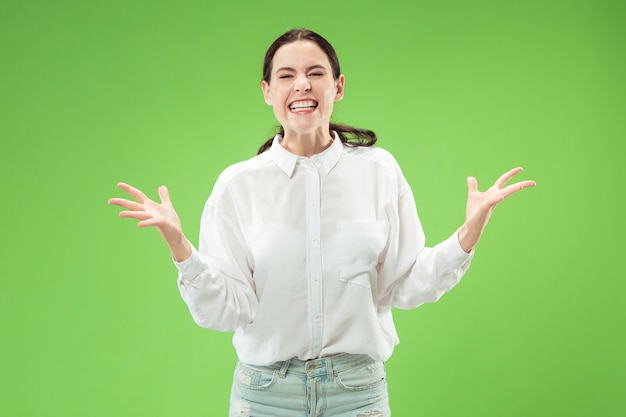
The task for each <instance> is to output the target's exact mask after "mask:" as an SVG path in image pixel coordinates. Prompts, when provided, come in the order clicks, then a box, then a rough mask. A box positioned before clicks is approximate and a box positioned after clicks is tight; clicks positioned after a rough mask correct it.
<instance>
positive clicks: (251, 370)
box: [229, 354, 391, 417]
mask: <svg viewBox="0 0 626 417" xmlns="http://www.w3.org/2000/svg"><path fill="white" fill-rule="evenodd" d="M390 415H391V412H390V411H389V397H388V393H387V380H386V379H385V366H384V364H383V363H382V362H378V361H375V360H373V359H372V358H370V357H369V356H367V355H349V354H341V355H336V356H332V357H329V358H322V359H313V360H309V361H301V360H298V359H291V360H288V361H284V362H277V363H275V364H273V365H270V366H252V365H246V364H243V363H241V362H239V363H238V364H237V368H236V370H235V377H234V381H233V388H232V391H231V396H230V413H229V416H230V417H242V416H245V417H283V416H284V417H314V416H315V417H331V416H332V417H389V416H390Z"/></svg>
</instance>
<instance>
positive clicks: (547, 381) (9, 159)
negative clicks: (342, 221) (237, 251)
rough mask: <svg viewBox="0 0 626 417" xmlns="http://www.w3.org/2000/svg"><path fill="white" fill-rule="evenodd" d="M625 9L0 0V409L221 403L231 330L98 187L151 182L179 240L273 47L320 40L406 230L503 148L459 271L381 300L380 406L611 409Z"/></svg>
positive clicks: (620, 328)
mask: <svg viewBox="0 0 626 417" xmlns="http://www.w3.org/2000/svg"><path fill="white" fill-rule="evenodd" d="M625 19H626V3H624V2H623V1H609V0H596V1H578V0H569V1H568V0H557V1H550V0H542V1H535V0H531V1H508V2H507V1H495V0H491V1H490V0H478V1H460V0H456V1H453V0H450V1H432V2H430V1H429V2H426V1H414V2H409V1H401V2H394V1H385V2H383V1H380V2H368V1H363V0H360V1H339V0H337V1H327V0H319V1H316V2H298V3H296V2H283V1H273V2H261V1H258V2H252V1H250V2H241V1H229V2H227V1H219V2H218V1H200V0H189V1H176V2H174V1H171V2H168V1H164V0H159V1H147V0H145V1H132V0H125V1H120V0H109V1H67V0H66V1H63V0H59V1H52V0H50V1H44V0H31V1H17V0H4V1H2V2H1V3H0V138H1V141H2V148H1V149H2V151H1V152H0V173H1V175H2V176H1V178H2V192H1V193H0V196H1V197H0V198H1V201H2V208H1V210H2V212H1V213H2V215H1V217H0V218H1V221H2V231H1V232H0V236H1V243H2V248H1V250H0V256H2V264H3V268H2V272H1V274H2V275H1V276H2V278H1V279H0V335H1V336H0V415H2V416H7V417H22V416H38V417H39V416H81V417H82V416H90V417H97V416H116V417H118V416H119V417H125V416H128V417H143V416H146V417H147V416H150V417H155V416H164V417H165V416H167V417H170V416H186V417H195V416H198V417H199V416H222V415H226V410H227V408H228V394H229V390H230V384H231V377H232V371H233V368H234V364H235V360H236V358H235V355H234V352H233V348H232V346H231V343H230V337H231V335H230V334H221V333H217V332H211V331H207V330H203V329H201V328H199V327H197V326H196V325H195V324H194V323H193V321H192V319H191V317H190V315H189V314H188V312H187V310H186V307H185V305H184V303H183V302H182V300H181V299H180V296H179V294H178V290H177V288H176V283H175V279H176V270H175V268H174V266H173V265H172V263H171V260H170V258H169V254H168V251H167V248H166V246H165V245H164V244H163V243H162V242H161V241H160V238H159V237H158V234H157V233H156V231H154V230H144V229H141V230H139V229H137V228H136V227H135V222H133V221H129V220H122V219H119V218H118V217H117V212H118V211H119V210H118V209H117V208H115V207H111V206H108V205H107V199H108V198H109V197H113V196H120V195H121V193H120V192H119V191H118V190H117V188H116V186H115V185H116V183H117V182H118V181H125V182H129V183H130V184H133V185H136V186H138V187H140V188H142V189H144V190H146V191H147V192H150V193H151V195H152V196H156V188H157V187H158V186H159V185H161V184H167V185H168V186H169V188H170V191H171V194H172V198H173V201H174V203H175V205H176V207H177V208H178V211H179V214H180V216H181V218H182V220H183V224H184V227H185V229H186V231H187V234H188V235H189V237H190V238H191V239H192V240H193V241H196V239H197V238H196V237H197V233H198V221H199V217H200V213H201V210H202V206H203V204H204V201H205V200H206V198H207V197H208V195H209V193H210V191H211V188H212V185H213V183H214V181H215V179H216V177H217V175H218V173H219V172H220V171H221V170H222V169H223V168H225V167H226V166H228V165H229V164H231V163H233V162H236V161H239V160H242V159H245V158H248V157H250V156H252V155H253V154H254V153H255V151H256V149H257V148H258V146H259V145H260V144H261V142H262V141H263V140H264V139H265V138H266V137H269V136H270V135H271V134H272V131H273V130H272V128H273V126H274V125H275V123H276V122H275V120H274V118H273V113H272V110H271V108H270V107H268V106H267V105H265V104H264V102H263V99H262V95H261V91H260V88H259V81H260V73H261V63H262V58H263V54H264V52H265V49H266V48H267V46H268V45H269V44H270V43H271V42H272V41H273V39H274V38H275V37H276V36H278V35H279V34H281V33H282V32H284V31H285V30H287V29H290V28H292V27H299V26H304V27H309V28H311V29H313V30H316V31H318V32H320V33H321V34H323V35H324V36H326V37H327V38H328V39H329V40H330V41H331V42H332V43H333V44H334V45H335V47H336V49H337V51H338V53H339V56H340V59H341V61H342V69H343V72H344V73H345V74H346V80H347V82H346V97H345V99H344V100H343V101H342V102H341V103H339V104H338V105H337V106H336V111H335V120H336V121H339V122H345V123H349V124H353V125H357V126H363V127H367V128H370V129H373V130H375V131H376V132H377V133H378V135H379V138H380V140H379V145H380V146H381V147H384V148H386V149H388V150H390V151H391V152H392V153H394V155H396V157H397V159H398V160H399V162H400V164H401V165H402V167H403V169H404V172H405V175H406V177H407V178H408V180H409V182H410V183H411V185H412V186H413V190H414V194H415V197H416V201H417V205H418V209H419V213H420V217H421V219H422V222H423V224H424V228H425V230H426V233H427V237H428V243H429V244H431V245H432V244H435V243H437V242H438V241H440V240H442V239H444V238H445V237H447V236H448V235H449V234H450V233H452V231H453V230H454V229H455V228H456V227H458V226H459V225H460V224H461V223H462V222H463V220H464V204H465V196H466V184H465V177H466V176H468V175H474V176H476V177H477V178H478V180H479V186H482V188H483V189H484V188H485V186H486V185H489V184H490V183H491V182H492V181H494V180H495V178H497V176H498V175H500V174H501V173H502V172H504V171H505V170H507V169H509V168H511V167H514V166H517V165H521V166H524V167H525V172H524V174H523V175H522V177H523V178H531V179H535V180H536V181H537V183H538V186H537V187H536V188H535V189H530V190H525V191H524V192H522V193H520V194H519V195H515V196H514V197H512V198H511V199H510V200H507V201H506V202H504V203H503V204H502V205H501V206H499V207H498V209H497V210H496V212H495V214H494V216H493V218H492V222H491V223H490V225H489V227H488V229H487V231H486V235H485V236H484V238H483V240H482V241H481V243H480V244H479V246H478V249H477V253H476V257H475V260H474V262H473V266H472V268H471V269H470V271H469V272H468V274H467V275H466V276H465V278H464V279H463V281H462V282H461V284H460V285H459V286H458V287H457V288H455V289H454V290H453V291H452V292H451V293H450V294H448V295H446V296H445V297H444V298H443V299H442V300H441V301H440V302H439V303H436V304H432V305H427V306H423V307H420V308H419V309H417V310H415V311H397V312H396V314H395V317H396V321H397V327H398V330H399V332H400V337H401V340H402V342H401V344H400V345H399V346H398V348H397V349H396V351H395V353H394V356H393V357H392V358H391V360H390V361H389V362H388V364H387V368H388V376H389V383H390V394H391V404H392V409H393V410H394V416H396V417H402V416H406V417H414V416H429V417H436V416H442V417H443V416H445V417H448V416H464V417H470V416H477V417H489V416H493V417H502V416H520V417H522V416H523V417H527V416H568V417H573V416H581V417H582V416H585V417H587V416H602V417H610V416H616V417H617V416H623V415H626V400H625V399H624V393H625V392H626V360H625V359H624V352H625V351H626V346H625V342H624V340H625V334H624V330H625V325H624V319H625V318H626V308H625V307H624V305H625V303H624V296H625V295H626V294H625V293H626V291H625V290H626V285H625V284H624V276H623V275H622V274H623V267H622V262H621V261H620V260H619V257H620V256H622V255H620V253H621V246H620V245H621V244H622V242H623V240H624V232H625V227H624V217H623V215H621V214H620V215H618V213H621V212H622V207H623V206H622V205H621V204H618V201H620V202H621V201H622V199H621V196H620V194H621V193H622V186H623V183H624V177H625V176H624V174H625V172H624V153H623V146H622V145H621V143H620V142H622V141H623V140H624V137H625V131H626V129H625V127H626V126H625V125H626V123H625V122H624V115H625V113H626V111H625V110H626V105H625V104H626V103H625V102H626V99H625V97H626V82H625V77H624V71H625V69H624V67H625V64H626V59H625V56H626V55H625V52H626V47H625V40H626V36H625V35H626V26H625V23H624V22H625Z"/></svg>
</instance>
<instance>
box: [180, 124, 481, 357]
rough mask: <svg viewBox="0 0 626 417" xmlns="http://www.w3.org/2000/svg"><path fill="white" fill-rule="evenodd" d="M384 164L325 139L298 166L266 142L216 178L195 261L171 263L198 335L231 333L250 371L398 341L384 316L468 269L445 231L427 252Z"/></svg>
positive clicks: (438, 291) (391, 169) (377, 153)
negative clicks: (199, 330)
mask: <svg viewBox="0 0 626 417" xmlns="http://www.w3.org/2000/svg"><path fill="white" fill-rule="evenodd" d="M424 243H425V238H424V233H423V230H422V227H421V224H420V222H419V219H418V216H417V212H416V209H415V202H414V198H413V194H412V191H411V189H410V187H409V185H408V184H407V182H406V180H405V178H404V176H403V175H402V172H401V171H400V168H399V166H398V164H397V162H396V161H395V159H394V158H393V157H392V156H391V155H390V154H389V153H388V152H387V151H385V150H383V149H380V148H374V147H348V146H345V145H344V144H343V143H341V141H340V140H338V139H336V140H335V141H334V142H333V144H332V145H331V146H330V147H329V148H328V149H326V150H325V151H323V152H322V153H320V154H317V155H314V156H313V157H311V158H304V157H298V156H296V155H293V154H291V153H290V152H288V151H287V150H285V149H284V148H283V147H282V146H281V145H280V143H279V137H278V136H277V137H276V138H275V139H274V142H273V145H272V147H271V148H270V149H269V150H268V151H266V152H265V153H263V154H261V155H258V156H256V157H254V158H252V159H250V160H248V161H244V162H241V163H238V164H235V165H233V166H231V167H229V168H227V169H226V170H225V171H224V172H223V173H222V174H221V175H220V177H219V178H218V180H217V182H216V184H215V187H214V189H213V192H212V193H211V196H210V197H209V199H208V201H207V203H206V206H205V209H204V212H203V215H202V223H201V230H200V244H199V247H198V251H196V250H195V249H193V253H192V256H191V258H189V259H187V260H185V261H183V262H180V263H176V266H177V268H178V270H179V280H178V284H179V288H180V292H181V294H182V297H183V299H184V300H185V302H186V303H187V305H188V306H189V310H190V312H191V314H192V316H193V318H194V320H195V321H196V322H197V323H198V325H200V326H202V327H206V328H210V329H215V330H220V331H235V335H234V337H233V344H234V345H235V349H236V350H237V354H238V356H239V359H240V360H241V361H242V362H244V363H248V364H251V365H269V364H271V363H274V362H277V361H281V360H287V359H290V358H292V357H297V358H299V359H301V360H306V359H312V358H317V357H323V356H330V355H333V354H337V353H364V354H368V355H370V356H371V357H372V358H374V359H376V360H381V361H385V360H387V359H388V358H389V356H390V355H391V353H392V350H393V347H394V346H395V345H396V344H397V343H398V341H399V340H398V336H397V334H396V330H395V326H394V324H393V319H392V315H391V308H392V307H398V308H402V309H410V308H415V307H417V306H419V305H420V304H422V303H425V302H433V301H436V300H438V299H439V297H441V295H443V294H444V293H445V292H446V291H448V290H450V289H451V288H452V287H453V286H454V285H455V284H456V283H457V282H458V281H459V280H460V278H461V276H462V275H463V274H464V273H465V271H466V270H467V268H468V267H469V263H470V260H471V258H472V256H473V252H472V253H470V254H467V253H465V252H464V251H463V250H462V248H461V247H460V245H459V242H458V238H457V234H456V232H455V233H454V234H453V235H452V236H451V237H450V238H448V239H447V240H445V241H444V242H442V243H440V244H439V245H437V246H435V247H434V248H426V247H424Z"/></svg>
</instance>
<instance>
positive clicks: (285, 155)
mask: <svg viewBox="0 0 626 417" xmlns="http://www.w3.org/2000/svg"><path fill="white" fill-rule="evenodd" d="M333 134H334V135H335V140H334V141H333V143H332V145H330V147H329V148H328V149H324V150H323V151H322V152H320V153H318V154H316V155H313V156H312V157H311V158H305V157H303V156H298V155H294V154H292V153H291V152H289V151H288V150H287V149H285V148H283V147H282V145H281V144H280V139H281V136H280V135H276V136H274V141H273V142H272V147H271V148H270V150H269V153H270V155H271V157H272V160H273V161H274V163H275V164H276V165H277V166H278V167H279V168H280V169H281V170H282V171H283V172H284V173H285V174H287V176H288V177H289V178H291V177H292V176H293V171H294V170H295V168H296V164H297V163H298V162H301V161H305V160H309V161H311V160H316V159H317V160H318V161H320V163H321V165H322V167H323V169H324V171H325V172H326V174H328V173H329V172H330V170H331V169H333V167H334V166H335V165H337V162H339V158H340V157H341V153H342V152H343V143H342V142H341V140H340V139H339V135H338V134H337V132H335V131H333Z"/></svg>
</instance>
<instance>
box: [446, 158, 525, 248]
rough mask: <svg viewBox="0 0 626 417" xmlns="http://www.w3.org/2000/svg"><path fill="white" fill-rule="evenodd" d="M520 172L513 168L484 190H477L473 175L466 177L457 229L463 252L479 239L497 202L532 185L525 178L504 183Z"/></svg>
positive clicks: (472, 246) (476, 182)
mask: <svg viewBox="0 0 626 417" xmlns="http://www.w3.org/2000/svg"><path fill="white" fill-rule="evenodd" d="M520 172H522V168H519V167H518V168H514V169H512V170H510V171H508V172H506V173H504V174H503V175H502V176H501V177H500V178H498V180H497V181H496V182H495V183H494V184H493V185H492V186H491V187H490V188H489V189H488V190H487V191H485V192H480V191H478V181H477V180H476V178H474V177H468V178H467V188H468V195H467V207H466V210H465V223H464V224H463V226H461V228H460V229H459V235H458V237H459V243H460V244H461V247H462V248H463V250H464V251H465V252H468V253H469V252H470V251H471V250H472V249H473V248H474V246H476V244H477V243H478V241H479V240H480V237H481V236H482V234H483V230H485V226H487V223H488V222H489V218H490V217H491V213H492V212H493V210H494V209H495V208H496V206H497V205H498V203H500V202H501V201H503V200H504V199H505V198H507V197H508V196H510V195H512V194H515V193H516V192H518V191H521V190H523V189H524V188H527V187H534V186H535V185H536V183H535V181H531V180H526V181H521V182H517V183H515V184H510V185H506V184H507V183H508V182H509V181H510V180H511V178H513V177H514V176H516V175H517V174H519V173H520Z"/></svg>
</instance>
